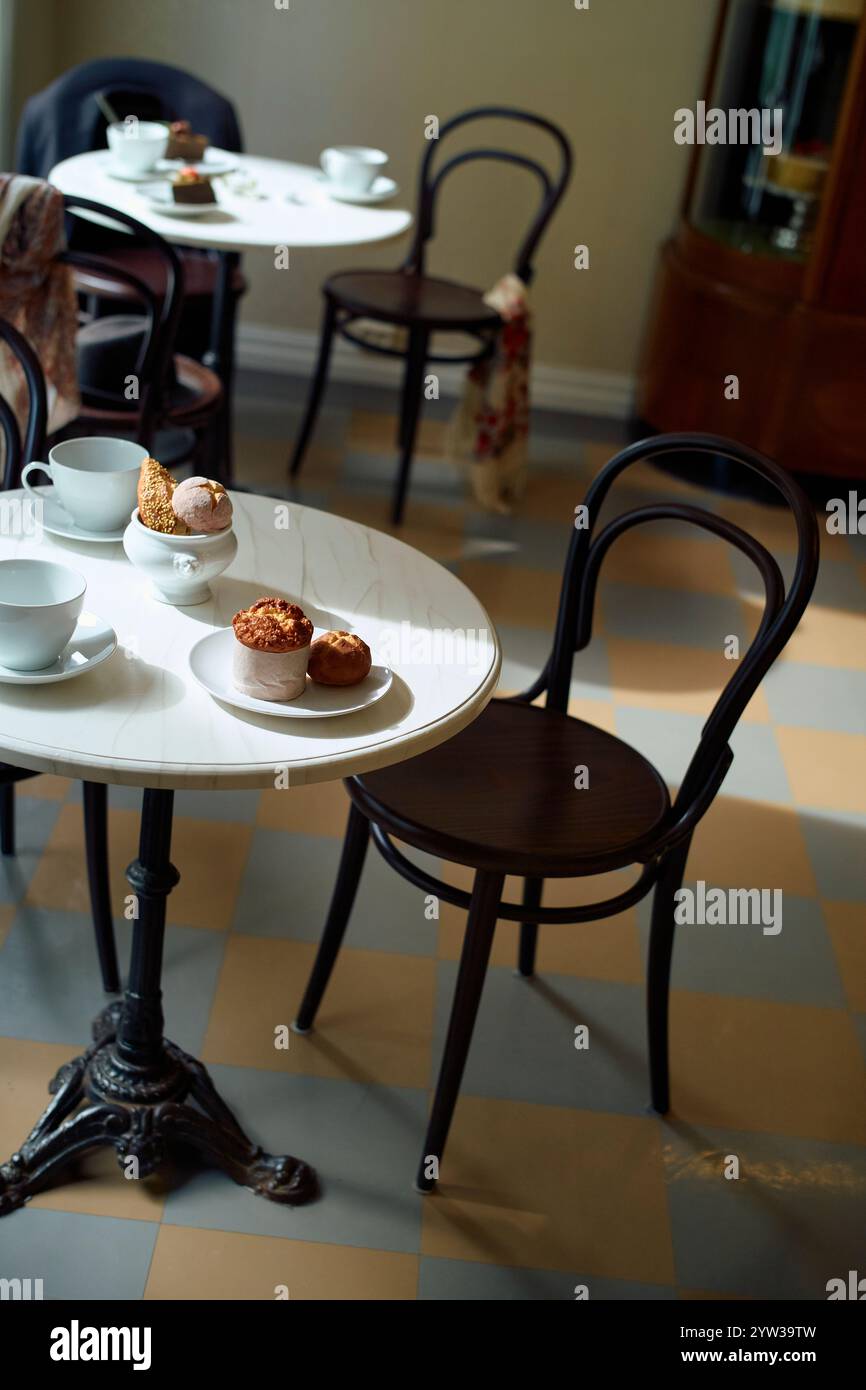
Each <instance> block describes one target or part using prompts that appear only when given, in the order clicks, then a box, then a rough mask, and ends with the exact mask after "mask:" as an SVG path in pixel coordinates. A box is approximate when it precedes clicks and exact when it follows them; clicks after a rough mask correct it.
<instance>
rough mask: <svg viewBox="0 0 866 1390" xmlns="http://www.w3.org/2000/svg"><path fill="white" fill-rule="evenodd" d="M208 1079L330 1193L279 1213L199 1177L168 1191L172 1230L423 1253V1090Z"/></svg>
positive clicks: (226, 1072)
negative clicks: (419, 1187)
mask: <svg viewBox="0 0 866 1390" xmlns="http://www.w3.org/2000/svg"><path fill="white" fill-rule="evenodd" d="M210 1072H211V1075H212V1076H213V1078H214V1081H215V1082H216V1084H217V1086H218V1088H219V1090H220V1093H221V1094H222V1096H223V1097H224V1099H225V1100H227V1101H228V1103H229V1104H230V1105H231V1106H233V1107H234V1109H235V1111H236V1113H237V1116H238V1118H239V1120H240V1122H241V1124H242V1125H243V1126H244V1128H245V1129H246V1131H247V1132H248V1133H249V1134H250V1136H251V1138H253V1139H254V1140H256V1141H257V1142H259V1143H261V1144H262V1145H263V1146H264V1147H265V1148H266V1149H267V1150H269V1151H270V1152H271V1153H281V1152H284V1153H286V1152H287V1153H292V1154H294V1155H295V1156H296V1157H298V1158H303V1159H305V1160H306V1161H307V1162H308V1163H311V1164H312V1165H313V1166H314V1167H315V1169H316V1171H317V1172H318V1174H319V1179H320V1181H321V1184H322V1189H323V1196H322V1198H321V1199H320V1200H319V1201H317V1202H312V1203H311V1204H310V1205H309V1206H305V1207H296V1208H291V1207H285V1206H278V1205H276V1204H275V1203H272V1202H266V1201H263V1200H262V1199H261V1198H260V1197H255V1196H253V1194H252V1193H251V1192H247V1191H246V1190H245V1189H243V1188H239V1187H236V1186H235V1184H234V1183H232V1182H231V1181H230V1180H229V1179H228V1178H226V1177H225V1176H224V1175H222V1174H219V1173H215V1172H208V1171H204V1170H202V1171H195V1172H190V1173H189V1175H188V1180H187V1181H186V1182H185V1183H184V1185H183V1186H182V1187H180V1188H178V1189H177V1190H176V1191H174V1192H172V1193H171V1194H170V1196H169V1198H168V1201H167V1204H166V1208H165V1213H164V1216H163V1220H164V1221H165V1222H166V1223H169V1224H173V1225H178V1226H199V1227H210V1228H214V1229H217V1230H222V1231H246V1232H248V1233H249V1234H251V1235H270V1236H291V1237H292V1238H293V1239H294V1240H310V1241H324V1242H327V1243H329V1244H337V1245H355V1246H367V1247H369V1248H370V1249H374V1250H400V1251H404V1252H408V1253H415V1252H417V1251H418V1249H419V1242H420V1238H421V1204H422V1202H423V1201H424V1198H423V1197H421V1196H419V1194H418V1193H416V1192H415V1191H414V1190H413V1187H412V1181H413V1178H414V1175H415V1169H416V1166H417V1162H418V1155H419V1153H420V1150H421V1146H422V1144H423V1138H424V1122H425V1117H426V1110H427V1097H426V1094H425V1093H424V1092H423V1091H414V1090H408V1089H398V1088H386V1087H383V1086H363V1085H358V1084H355V1083H353V1082H349V1081H331V1080H323V1079H321V1078H318V1077H310V1076H286V1075H285V1074H282V1073H280V1072H262V1071H257V1070H252V1069H249V1068H241V1067H223V1066H218V1067H211V1068H210Z"/></svg>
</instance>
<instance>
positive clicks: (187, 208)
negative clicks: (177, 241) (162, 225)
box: [138, 183, 224, 217]
mask: <svg viewBox="0 0 866 1390" xmlns="http://www.w3.org/2000/svg"><path fill="white" fill-rule="evenodd" d="M138 197H139V198H141V199H142V201H143V202H145V203H147V206H148V207H149V208H151V209H152V210H153V211H154V212H158V213H161V214H162V216H163V217H203V216H204V214H205V213H206V212H221V211H224V209H222V208H220V205H219V200H217V201H216V202H215V203H176V202H175V201H174V196H173V194H172V191H171V185H170V184H168V183H165V184H162V183H154V184H151V186H150V188H139V189H138Z"/></svg>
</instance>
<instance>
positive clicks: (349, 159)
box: [319, 145, 388, 193]
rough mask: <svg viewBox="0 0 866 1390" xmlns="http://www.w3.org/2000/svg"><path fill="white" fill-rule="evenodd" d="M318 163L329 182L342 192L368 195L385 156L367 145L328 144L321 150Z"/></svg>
mask: <svg viewBox="0 0 866 1390" xmlns="http://www.w3.org/2000/svg"><path fill="white" fill-rule="evenodd" d="M319 163H320V164H321V166H322V168H323V169H324V171H325V174H326V176H327V177H328V178H329V179H330V180H331V182H332V183H333V184H335V185H336V186H337V187H338V188H340V189H343V190H344V191H345V192H346V193H369V192H370V189H371V188H372V187H373V184H374V183H375V182H376V179H377V178H378V177H379V175H380V174H382V173H384V171H385V165H386V164H387V163H388V156H387V155H386V153H385V151H384V150H374V149H371V148H370V146H369V145H332V146H330V148H329V149H327V150H323V151H322V154H321V157H320V159H319Z"/></svg>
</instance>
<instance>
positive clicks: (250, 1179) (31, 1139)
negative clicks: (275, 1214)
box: [0, 790, 318, 1216]
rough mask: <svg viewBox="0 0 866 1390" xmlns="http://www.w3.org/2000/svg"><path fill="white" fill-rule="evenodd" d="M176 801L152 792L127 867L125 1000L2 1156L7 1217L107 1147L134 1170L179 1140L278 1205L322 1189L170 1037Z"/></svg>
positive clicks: (150, 1164) (154, 1163)
mask: <svg viewBox="0 0 866 1390" xmlns="http://www.w3.org/2000/svg"><path fill="white" fill-rule="evenodd" d="M173 803H174V793H173V792H171V791H150V790H148V791H146V792H145V793H144V800H143V805H142V813H141V839H140V844H139V855H138V859H136V860H135V861H134V862H133V863H132V864H130V866H129V868H128V869H127V878H128V879H129V882H130V883H131V885H132V887H133V890H134V892H135V894H136V897H137V904H138V916H137V917H136V919H135V924H134V928H133V941H132V959H131V963H130V971H129V986H128V988H127V990H126V993H125V995H124V998H123V1002H122V1003H120V1002H117V1003H114V1004H110V1005H109V1006H108V1008H107V1009H104V1010H103V1012H102V1013H101V1014H100V1015H99V1017H98V1018H97V1019H96V1021H95V1023H94V1025H93V1036H94V1043H93V1046H92V1047H90V1048H88V1050H87V1051H86V1052H85V1053H83V1054H82V1056H80V1057H76V1058H75V1060H74V1061H72V1062H67V1064H66V1065H65V1066H63V1067H61V1068H60V1070H59V1071H58V1073H57V1075H56V1076H55V1078H54V1080H53V1081H52V1082H51V1085H50V1086H49V1088H48V1089H49V1091H50V1093H51V1094H52V1095H53V1097H54V1099H53V1100H52V1101H51V1103H50V1104H49V1106H48V1108H47V1110H46V1111H45V1113H44V1114H43V1116H42V1118H41V1119H40V1120H39V1121H38V1123H37V1124H36V1126H35V1128H34V1129H33V1130H32V1131H31V1133H30V1134H29V1135H28V1137H27V1139H26V1140H25V1141H24V1143H23V1144H22V1146H21V1148H20V1149H19V1151H18V1152H17V1153H14V1154H13V1155H12V1157H11V1158H10V1159H9V1161H8V1163H3V1164H0V1216H5V1215H6V1214H7V1213H8V1212H10V1211H15V1209H16V1208H17V1207H21V1206H24V1204H25V1203H26V1202H28V1201H29V1200H30V1198H31V1197H33V1196H35V1194H36V1193H37V1192H39V1191H41V1190H42V1189H43V1188H44V1187H46V1186H48V1184H49V1183H50V1182H51V1180H52V1179H53V1178H54V1177H55V1176H56V1175H57V1174H59V1173H60V1172H61V1170H62V1169H63V1168H65V1167H67V1166H68V1164H69V1163H70V1162H71V1160H73V1159H74V1158H76V1157H78V1156H79V1155H81V1154H83V1153H85V1152H87V1151H88V1150H90V1149H96V1148H101V1147H103V1146H105V1145H111V1146H113V1148H114V1149H115V1152H116V1153H117V1159H118V1163H119V1164H120V1166H121V1168H122V1169H123V1170H124V1171H125V1172H126V1173H127V1174H129V1173H130V1172H132V1173H133V1174H134V1176H135V1177H140V1178H144V1177H147V1176H148V1175H149V1174H150V1173H153V1172H155V1170H156V1169H157V1168H159V1166H160V1165H161V1164H162V1163H163V1162H164V1161H165V1159H166V1158H167V1156H168V1150H169V1149H170V1148H171V1146H172V1145H173V1144H176V1145H181V1146H184V1147H185V1148H192V1149H194V1150H196V1151H197V1152H198V1153H199V1154H200V1155H201V1156H202V1157H203V1158H205V1159H207V1160H208V1162H210V1163H212V1164H213V1165H214V1166H216V1167H218V1168H222V1169H223V1171H224V1172H226V1173H227V1174H228V1176H229V1177H230V1178H232V1179H233V1180H234V1181H235V1182H236V1183H240V1185H241V1186H242V1187H248V1188H250V1190H251V1191H252V1192H255V1193H256V1194H257V1195H258V1196H260V1197H267V1198H268V1199H269V1200H270V1201H272V1202H287V1203H290V1204H292V1205H295V1206H300V1205H302V1204H303V1203H304V1202H309V1201H311V1200H312V1199H313V1198H314V1197H315V1196H317V1194H318V1183H317V1180H316V1175H315V1173H314V1171H313V1169H312V1168H310V1167H309V1166H308V1164H306V1163H303V1162H302V1161H301V1160H300V1159H297V1158H292V1157H290V1156H284V1157H281V1156H276V1155H274V1154H268V1153H265V1152H264V1150H263V1149H260V1148H259V1147H258V1146H257V1145H255V1144H253V1143H252V1142H251V1141H250V1140H249V1139H248V1138H247V1136H246V1135H245V1134H244V1132H243V1130H242V1129H241V1127H240V1125H239V1124H238V1122H237V1120H236V1119H235V1117H234V1115H233V1114H232V1113H231V1111H230V1110H229V1108H228V1106H227V1105H226V1104H225V1103H224V1102H223V1101H222V1100H221V1099H220V1096H219V1095H218V1093H217V1090H216V1088H215V1086H214V1084H213V1082H212V1081H211V1079H210V1077H209V1076H208V1074H207V1072H206V1071H205V1069H204V1067H203V1066H202V1064H201V1063H200V1062H198V1061H196V1059H195V1058H194V1057H190V1056H188V1055H187V1053H185V1052H182V1051H181V1049H180V1048H179V1047H177V1046H176V1045H175V1044H174V1043H172V1042H169V1041H168V1040H167V1039H166V1038H164V1037H163V1016H162V990H161V988H160V980H161V975H162V950H163V939H164V935H165V906H166V899H167V897H168V895H169V893H170V892H171V890H172V888H174V886H175V884H176V883H177V882H178V879H179V874H178V872H177V870H176V869H175V868H174V866H173V865H172V864H171V862H170V860H169V853H170V849H171V820H172V810H173ZM131 1159H135V1160H136V1164H135V1166H132V1167H131V1166H130V1160H131Z"/></svg>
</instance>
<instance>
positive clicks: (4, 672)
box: [0, 613, 117, 685]
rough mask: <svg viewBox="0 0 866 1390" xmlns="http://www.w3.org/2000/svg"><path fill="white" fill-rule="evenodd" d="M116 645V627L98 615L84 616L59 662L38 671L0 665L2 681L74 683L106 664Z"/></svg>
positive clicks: (48, 683)
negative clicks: (86, 672)
mask: <svg viewBox="0 0 866 1390" xmlns="http://www.w3.org/2000/svg"><path fill="white" fill-rule="evenodd" d="M116 646H117V633H116V632H115V631H114V628H113V627H112V626H111V625H110V624H109V623H106V622H103V620H102V618H97V616H96V614H95V613H82V614H81V617H80V618H79V619H78V626H77V627H76V629H75V631H74V632H73V634H72V636H71V637H70V639H69V641H68V642H67V644H66V646H65V647H64V648H63V651H62V652H61V653H60V655H59V656H58V658H57V660H56V661H54V662H52V664H51V665H50V666H43V667H42V669H41V670H39V671H13V670H12V668H11V666H2V665H0V681H3V682H4V683H5V684H6V685H50V684H51V683H52V682H53V681H71V680H74V679H75V677H76V676H83V675H84V672H85V671H92V670H93V668H94V666H99V665H101V663H102V662H103V661H107V660H108V658H109V657H110V656H111V653H112V652H113V651H114V649H115V647H116Z"/></svg>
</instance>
